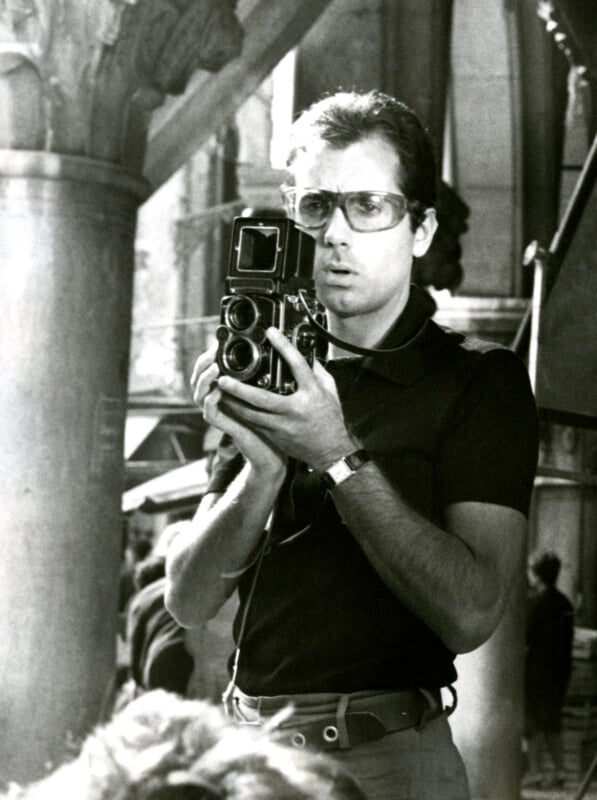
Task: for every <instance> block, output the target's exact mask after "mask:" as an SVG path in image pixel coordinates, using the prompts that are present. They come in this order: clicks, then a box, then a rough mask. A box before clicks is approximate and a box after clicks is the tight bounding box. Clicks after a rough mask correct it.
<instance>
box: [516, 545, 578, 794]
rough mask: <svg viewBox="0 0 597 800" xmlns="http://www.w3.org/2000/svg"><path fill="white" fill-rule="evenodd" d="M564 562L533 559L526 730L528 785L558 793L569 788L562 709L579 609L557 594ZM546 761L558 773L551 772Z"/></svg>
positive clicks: (552, 556)
mask: <svg viewBox="0 0 597 800" xmlns="http://www.w3.org/2000/svg"><path fill="white" fill-rule="evenodd" d="M560 566H561V562H560V559H559V558H558V556H557V555H556V554H555V553H551V552H547V553H539V554H536V555H535V556H534V557H532V558H531V559H530V562H529V570H528V578H529V607H528V617H527V629H526V630H527V651H526V666H525V730H524V737H525V743H526V750H527V757H528V772H527V774H526V775H525V778H524V780H523V784H524V785H525V786H529V787H530V786H540V787H542V788H555V787H556V786H561V785H563V782H564V764H563V750H562V737H561V729H562V707H563V705H564V698H565V695H566V689H567V687H568V682H569V680H570V671H571V667H572V640H573V635H574V609H573V607H572V604H571V602H570V601H569V600H568V598H567V597H566V596H565V595H564V594H562V592H560V591H559V590H558V589H557V588H556V582H557V580H558V575H559V572H560ZM546 755H547V756H548V757H549V758H550V759H551V762H552V765H553V772H551V773H547V772H546V770H545V763H546V762H545V757H546Z"/></svg>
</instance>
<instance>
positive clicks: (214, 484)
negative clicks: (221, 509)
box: [206, 434, 245, 494]
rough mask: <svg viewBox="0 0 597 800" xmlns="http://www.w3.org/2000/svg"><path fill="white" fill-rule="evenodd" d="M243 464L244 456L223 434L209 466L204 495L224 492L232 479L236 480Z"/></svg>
mask: <svg viewBox="0 0 597 800" xmlns="http://www.w3.org/2000/svg"><path fill="white" fill-rule="evenodd" d="M244 463H245V459H244V456H243V455H242V453H241V452H240V450H239V449H238V447H237V446H236V444H235V443H234V440H233V439H232V438H231V437H230V436H228V435H227V434H224V435H223V436H222V438H221V439H220V443H219V445H218V449H217V451H216V454H215V456H214V459H213V462H212V465H211V474H210V478H209V483H208V485H207V489H206V494H209V493H210V492H217V493H222V492H225V491H226V489H227V488H228V486H229V485H230V484H231V483H232V481H233V480H234V478H236V476H237V475H238V474H239V472H240V471H241V470H242V468H243V465H244Z"/></svg>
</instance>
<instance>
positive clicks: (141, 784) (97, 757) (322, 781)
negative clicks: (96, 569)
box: [5, 690, 365, 800]
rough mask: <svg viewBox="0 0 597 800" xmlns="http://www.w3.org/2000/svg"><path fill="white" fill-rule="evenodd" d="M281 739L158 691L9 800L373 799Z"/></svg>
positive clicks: (329, 763)
mask: <svg viewBox="0 0 597 800" xmlns="http://www.w3.org/2000/svg"><path fill="white" fill-rule="evenodd" d="M275 737H276V734H275V732H273V731H272V730H263V729H261V730H260V731H257V730H255V729H254V728H249V727H247V726H239V725H236V724H234V723H232V722H231V721H229V720H227V719H226V718H225V717H224V715H223V713H222V712H221V711H220V709H219V708H216V707H215V706H213V705H211V704H209V703H207V702H204V701H201V700H185V699H182V698H180V697H178V696H177V695H174V694H170V693H168V692H165V691H162V690H156V691H153V692H148V693H146V694H144V695H143V696H141V697H139V698H137V699H136V700H134V701H132V702H131V703H130V704H129V705H128V706H126V707H125V708H124V709H123V710H121V711H120V712H118V713H117V714H116V715H115V716H114V717H113V718H112V720H111V721H110V722H108V723H107V724H106V725H104V726H103V727H99V728H97V729H96V730H95V731H94V732H93V733H91V734H90V735H89V736H88V737H87V739H86V740H85V742H84V743H83V746H82V748H81V751H80V753H79V755H78V757H77V758H76V759H75V760H74V761H72V762H71V763H68V764H65V765H63V766H61V767H59V768H58V769H57V770H56V771H55V772H53V773H52V774H51V775H49V776H48V777H47V778H44V779H43V780H41V781H38V782H37V783H35V784H32V785H31V786H29V787H18V786H12V787H11V788H10V790H9V792H8V794H7V795H5V800H56V798H77V800H248V798H252V800H365V795H364V794H363V793H362V792H361V790H360V789H359V788H358V786H357V784H356V783H355V782H354V780H353V779H352V778H351V777H350V776H349V775H348V774H347V773H346V772H345V771H344V770H343V769H342V768H341V767H339V766H338V765H337V764H336V762H334V761H333V760H331V759H329V758H328V757H327V756H324V755H321V754H318V755H316V754H314V753H311V752H308V751H304V750H297V749H296V748H294V747H291V746H290V745H285V744H283V743H281V742H279V741H276V739H275Z"/></svg>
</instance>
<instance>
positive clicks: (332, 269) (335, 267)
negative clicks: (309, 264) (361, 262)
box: [325, 264, 351, 275]
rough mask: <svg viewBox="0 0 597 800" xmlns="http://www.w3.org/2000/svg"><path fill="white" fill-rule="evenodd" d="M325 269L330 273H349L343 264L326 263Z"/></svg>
mask: <svg viewBox="0 0 597 800" xmlns="http://www.w3.org/2000/svg"><path fill="white" fill-rule="evenodd" d="M325 271H326V272H328V273H331V274H332V275H350V273H351V270H350V269H349V268H348V267H347V266H345V265H344V264H328V265H327V266H326V267H325Z"/></svg>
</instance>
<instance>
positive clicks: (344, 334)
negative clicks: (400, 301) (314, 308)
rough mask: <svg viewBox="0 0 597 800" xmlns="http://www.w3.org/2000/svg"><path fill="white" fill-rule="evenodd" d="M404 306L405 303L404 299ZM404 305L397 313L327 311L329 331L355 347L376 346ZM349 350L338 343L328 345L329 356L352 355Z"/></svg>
mask: <svg viewBox="0 0 597 800" xmlns="http://www.w3.org/2000/svg"><path fill="white" fill-rule="evenodd" d="M407 299H408V296H407V298H406V299H405V303H404V306H405V305H406V300H407ZM404 306H403V307H402V308H401V309H400V311H399V313H396V312H395V311H393V312H392V314H380V313H379V312H376V313H375V314H359V315H356V316H353V317H337V316H335V315H334V314H330V313H329V312H328V325H329V329H330V333H332V334H333V335H334V336H336V337H337V338H338V339H341V340H342V341H343V342H347V343H348V344H352V345H355V346H357V347H367V348H375V347H377V346H378V345H379V344H380V342H381V341H382V339H383V338H384V337H385V335H386V334H387V333H388V331H389V330H390V328H391V327H392V326H393V325H394V323H395V322H396V320H397V319H398V317H399V316H400V314H402V312H403V311H404ZM353 355H354V353H351V352H350V351H349V350H343V349H342V348H341V347H339V346H338V345H330V357H331V358H341V357H343V356H353Z"/></svg>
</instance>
